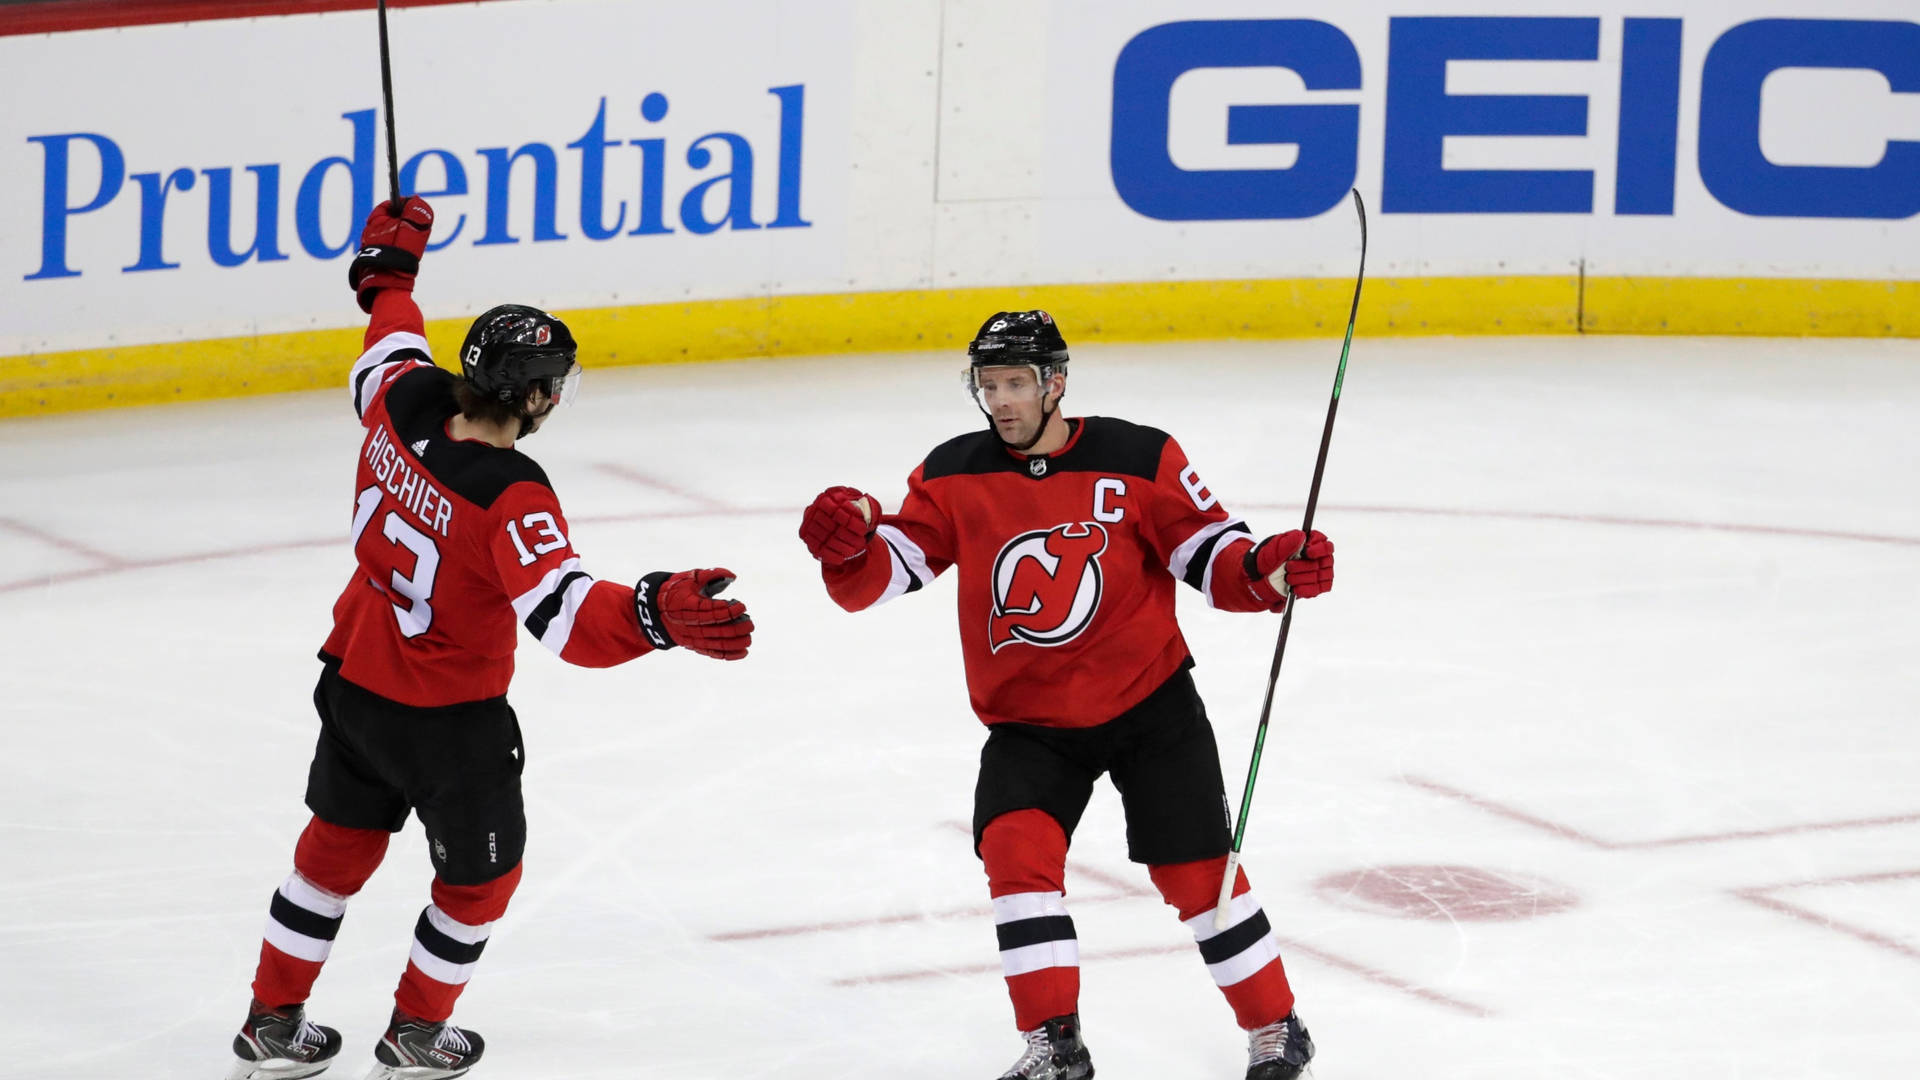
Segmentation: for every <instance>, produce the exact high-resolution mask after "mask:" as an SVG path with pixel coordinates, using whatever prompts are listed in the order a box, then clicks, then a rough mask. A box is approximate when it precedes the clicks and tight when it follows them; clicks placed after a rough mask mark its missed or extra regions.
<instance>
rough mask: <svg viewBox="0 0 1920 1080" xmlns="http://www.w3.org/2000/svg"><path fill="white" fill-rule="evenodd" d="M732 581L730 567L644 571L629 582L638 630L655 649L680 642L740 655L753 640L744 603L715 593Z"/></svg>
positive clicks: (723, 656)
mask: <svg viewBox="0 0 1920 1080" xmlns="http://www.w3.org/2000/svg"><path fill="white" fill-rule="evenodd" d="M731 584H733V571H731V570H682V571H680V572H679V573H677V574H669V573H667V572H666V571H665V570H661V571H658V572H657V573H652V574H648V575H647V576H646V577H643V578H641V579H640V583H639V584H638V585H635V586H634V587H633V606H634V613H635V614H636V615H638V616H639V617H640V631H641V632H642V633H644V634H646V635H647V640H648V641H650V642H652V643H653V647H654V648H656V649H671V648H673V647H674V646H675V645H685V646H686V647H687V648H689V649H692V650H693V651H694V652H697V653H699V654H700V655H701V656H711V657H713V658H714V659H716V660H739V659H741V658H742V657H744V656H746V655H747V647H748V646H749V645H752V644H753V620H752V619H750V618H748V617H747V605H745V604H743V603H741V602H740V601H738V600H721V599H718V596H719V593H720V591H721V590H722V589H725V588H726V587H727V586H729V585H731Z"/></svg>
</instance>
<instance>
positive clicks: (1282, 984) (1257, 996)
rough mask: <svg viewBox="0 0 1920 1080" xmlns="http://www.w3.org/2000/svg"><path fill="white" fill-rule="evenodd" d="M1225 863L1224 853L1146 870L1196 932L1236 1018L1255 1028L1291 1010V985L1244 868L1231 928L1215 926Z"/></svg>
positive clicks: (1229, 919) (1231, 907)
mask: <svg viewBox="0 0 1920 1080" xmlns="http://www.w3.org/2000/svg"><path fill="white" fill-rule="evenodd" d="M1226 868H1227V858H1226V856H1224V855H1222V856H1219V857H1218V858H1213V859H1202V860H1200V861H1198V862H1188V863H1174V864H1172V865H1168V866H1152V867H1148V868H1147V870H1148V873H1149V874H1150V875H1151V876H1152V878H1153V883H1154V885H1155V886H1157V887H1158V888H1159V890H1160V895H1161V896H1162V897H1164V898H1165V899H1166V901H1167V903H1169V904H1171V905H1173V907H1174V908H1175V909H1176V910H1178V911H1179V912H1180V920H1181V921H1182V922H1184V923H1186V924H1187V927H1188V929H1190V930H1192V931H1193V939H1194V943H1195V944H1196V945H1198V946H1199V947H1200V957H1201V959H1202V960H1204V961H1206V964H1207V973H1208V974H1210V975H1212V976H1213V981H1214V983H1215V985H1217V986H1219V987H1220V992H1221V993H1222V994H1224V995H1226V998H1227V1004H1228V1005H1230V1006H1232V1007H1233V1016H1234V1019H1235V1020H1236V1021H1238V1022H1239V1024H1240V1026H1241V1027H1242V1028H1244V1029H1246V1030H1248V1031H1252V1030H1253V1029H1255V1028H1258V1027H1262V1026H1265V1025H1267V1024H1271V1023H1273V1022H1274V1021H1276V1020H1279V1019H1281V1018H1283V1017H1285V1016H1286V1015H1287V1014H1288V1013H1290V1012H1292V1011H1293V987H1292V986H1290V985H1289V984H1288V983H1287V970H1286V967H1285V965H1283V964H1282V963H1281V962H1280V943H1279V942H1278V941H1277V940H1275V939H1274V936H1273V929H1272V927H1270V926H1269V925H1268V923H1267V913H1266V912H1265V911H1262V910H1261V908H1260V901H1259V900H1258V899H1257V898H1255V896H1254V895H1253V893H1252V892H1251V891H1250V889H1249V886H1248V885H1247V875H1246V872H1245V871H1244V870H1243V871H1241V873H1240V874H1239V875H1238V877H1237V878H1236V879H1235V880H1234V885H1233V899H1232V900H1231V901H1230V902H1229V903H1228V906H1227V928H1226V929H1225V930H1220V931H1215V930H1214V928H1213V911H1214V905H1215V903H1216V902H1217V901H1218V899H1219V890H1220V875H1221V874H1223V873H1225V872H1226Z"/></svg>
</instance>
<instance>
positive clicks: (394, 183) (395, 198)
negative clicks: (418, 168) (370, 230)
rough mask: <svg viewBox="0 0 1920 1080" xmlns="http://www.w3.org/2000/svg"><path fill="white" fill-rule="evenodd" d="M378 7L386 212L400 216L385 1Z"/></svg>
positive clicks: (398, 153)
mask: <svg viewBox="0 0 1920 1080" xmlns="http://www.w3.org/2000/svg"><path fill="white" fill-rule="evenodd" d="M379 5H380V91H381V93H383V94H385V95H386V99H387V194H388V196H389V197H390V199H389V201H388V203H387V212H388V213H391V214H392V215H393V216H395V217H399V216H400V151H399V150H398V148H397V147H398V145H399V144H398V142H397V141H396V140H395V138H394V134H393V60H392V58H391V57H390V55H389V53H388V51H387V0H379Z"/></svg>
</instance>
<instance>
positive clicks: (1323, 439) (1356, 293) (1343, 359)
mask: <svg viewBox="0 0 1920 1080" xmlns="http://www.w3.org/2000/svg"><path fill="white" fill-rule="evenodd" d="M1353 208H1354V210H1356V211H1358V212H1359V214H1360V274H1359V276H1358V277H1356V278H1354V281H1353V309H1352V310H1351V311H1349V312H1348V313H1347V340H1346V342H1345V343H1344V344H1342V345H1341V346H1340V370H1339V371H1338V372H1337V373H1335V375H1334V376H1333V397H1332V399H1331V400H1329V401H1328V402H1327V425H1326V427H1324V428H1322V429H1320V457H1319V459H1318V460H1316V461H1315V462H1314V463H1313V487H1312V488H1310V489H1309V490H1308V492H1307V519H1306V521H1305V522H1303V523H1302V524H1301V526H1300V533H1301V537H1302V539H1301V541H1300V551H1299V552H1296V553H1295V554H1294V558H1299V557H1300V555H1302V554H1305V552H1306V548H1307V540H1308V539H1310V538H1311V537H1312V536H1313V511H1314V508H1315V507H1317V506H1319V504H1320V477H1321V476H1322V475H1323V474H1325V473H1326V471H1327V447H1328V446H1329V445H1330V444H1331V443H1332V442H1333V417H1334V414H1335V413H1337V412H1339V411H1340V384H1341V383H1342V382H1345V381H1346V378H1347V354H1348V353H1349V352H1351V351H1352V350H1353V324H1354V321H1355V320H1356V319H1358V318H1359V317H1360V287H1361V286H1362V285H1364V284H1365V283H1366V280H1367V204H1366V203H1365V202H1363V201H1362V200H1361V198H1360V189H1359V188H1354V189H1353ZM1296 606H1297V605H1295V604H1291V603H1289V604H1288V605H1287V610H1286V612H1285V613H1284V614H1283V615H1281V616H1280V640H1279V641H1277V642H1275V643H1274V646H1273V667H1272V668H1270V669H1269V670H1268V671H1267V698H1266V700H1265V701H1263V702H1261V704H1260V727H1259V729H1258V730H1256V731H1255V732H1254V735H1253V761H1252V763H1251V764H1249V765H1248V766H1247V790H1246V793H1245V794H1243V795H1241V796H1240V823H1239V824H1238V825H1236V826H1234V830H1233V850H1232V851H1230V852H1228V853H1227V872H1226V875H1225V876H1224V877H1222V878H1221V879H1220V901H1219V903H1217V904H1215V905H1214V908H1213V929H1214V930H1215V931H1216V932H1218V931H1221V930H1225V929H1226V928H1227V905H1228V904H1229V903H1230V902H1232V900H1233V882H1234V878H1235V877H1236V876H1238V874H1239V871H1240V844H1241V842H1242V841H1244V840H1245V839H1246V837H1247V813H1248V812H1249V811H1250V810H1252V809H1253V782H1254V780H1256V779H1258V777H1259V776H1260V751H1261V750H1262V749H1264V748H1265V747H1266V744H1267V720H1268V718H1269V717H1271V716H1272V715H1273V687H1274V684H1275V683H1277V682H1279V681H1280V662H1281V661H1282V660H1284V659H1286V655H1287V631H1289V630H1291V629H1292V628H1293V609H1294V608H1295V607H1296Z"/></svg>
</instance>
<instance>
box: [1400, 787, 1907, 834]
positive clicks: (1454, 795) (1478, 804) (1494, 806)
mask: <svg viewBox="0 0 1920 1080" xmlns="http://www.w3.org/2000/svg"><path fill="white" fill-rule="evenodd" d="M1402 779H1403V780H1404V781H1405V782H1406V783H1408V784H1410V785H1412V786H1414V787H1417V788H1420V789H1421V790H1423V791H1430V792H1432V793H1434V794H1436V795H1443V796H1445V797H1447V798H1449V799H1453V800H1455V801H1457V802H1462V803H1465V804H1467V805H1468V806H1471V807H1473V808H1475V809H1476V810H1483V811H1485V812H1487V813H1489V814H1492V815H1494V816H1496V817H1503V818H1506V819H1507V820H1508V821H1516V822H1519V823H1520V824H1522V825H1526V826H1528V827H1530V828H1534V829H1539V830H1540V831H1542V832H1547V833H1552V834H1553V835H1555V836H1558V837H1560V838H1562V839H1564V840H1572V841H1574V842H1576V843H1580V844H1584V845H1586V846H1587V847H1591V848H1598V849H1599V850H1601V851H1638V850H1645V849H1647V848H1662V847H1681V846H1684V845H1687V844H1719V843H1725V842H1727V841H1730V840H1764V839H1768V838H1771V837H1776V836H1791V835H1793V834H1794V833H1805V832H1834V831H1838V830H1842V829H1870V828H1876V827H1879V826H1884V825H1911V824H1915V823H1920V813H1913V814H1889V815H1886V816H1883V817H1870V818H1846V819H1843V820H1840V821H1803V822H1796V823H1793V824H1789V825H1777V826H1774V827H1772V828H1766V829H1736V830H1733V831H1729V832H1717V833H1697V834H1693V835H1685V836H1667V837H1658V838H1655V839H1652V840H1604V839H1601V838H1600V837H1597V836H1594V835H1592V834H1591V833H1586V832H1582V831H1580V830H1579V829H1576V828H1574V827H1573V826H1571V825H1565V824H1561V823H1560V822H1557V821H1552V820H1549V819H1547V818H1543V817H1540V816H1539V815H1537V814H1533V813H1529V812H1527V811H1525V810H1520V809H1517V808H1515V807H1512V806H1508V805H1507V804H1505V803H1502V802H1497V801H1495V800H1493V799H1489V798H1487V797H1485V796H1483V795H1475V794H1473V793H1472V792H1470V791H1462V790H1460V789H1459V788H1455V787H1449V786H1447V785H1446V784H1442V783H1440V782H1439V781H1437V780H1428V779H1426V778H1425V777H1419V776H1407V777H1402Z"/></svg>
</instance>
